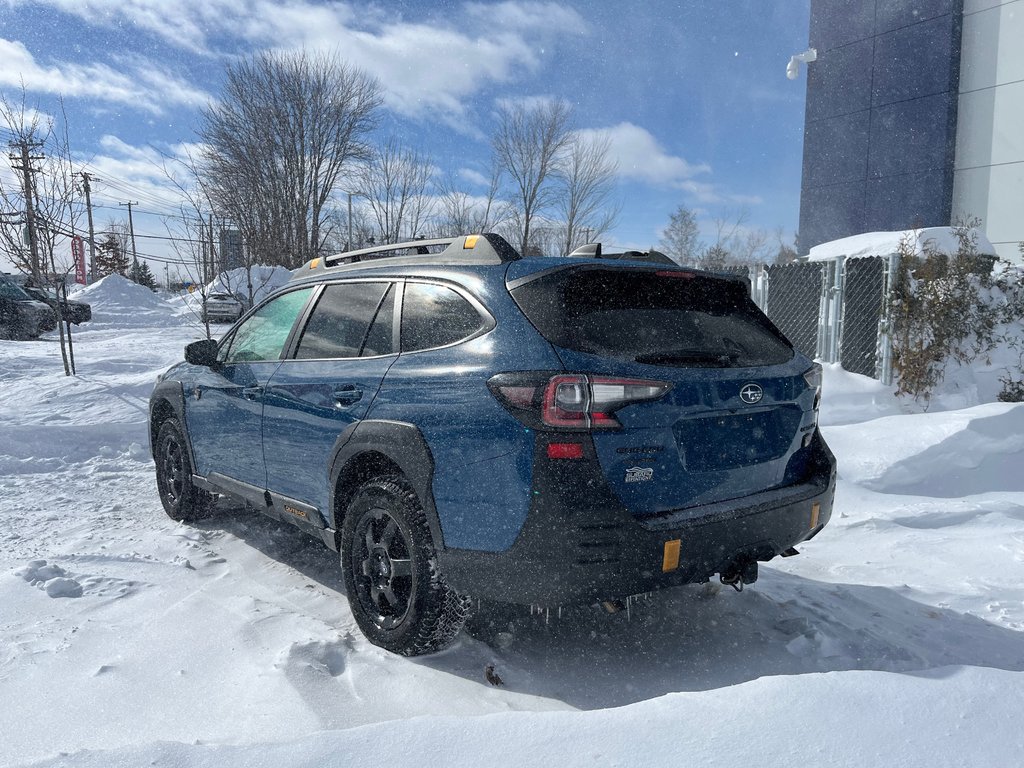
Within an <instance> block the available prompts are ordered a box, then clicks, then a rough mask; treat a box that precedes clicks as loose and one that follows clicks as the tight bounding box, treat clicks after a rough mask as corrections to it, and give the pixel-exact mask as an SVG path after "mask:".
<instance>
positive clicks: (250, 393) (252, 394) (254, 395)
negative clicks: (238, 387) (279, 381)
mask: <svg viewBox="0 0 1024 768" xmlns="http://www.w3.org/2000/svg"><path fill="white" fill-rule="evenodd" d="M262 394H263V387H246V388H245V389H243V390H242V397H244V398H245V399H246V400H258V399H259V398H260V396H261V395H262Z"/></svg>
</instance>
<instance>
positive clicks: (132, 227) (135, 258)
mask: <svg viewBox="0 0 1024 768" xmlns="http://www.w3.org/2000/svg"><path fill="white" fill-rule="evenodd" d="M138 204H139V201H138V200H135V201H134V202H133V201H131V200H129V201H128V202H127V203H118V205H127V206H128V232H129V233H130V234H131V236H132V262H133V263H135V262H138V260H139V254H138V253H137V252H136V250H135V224H134V222H132V206H133V205H138Z"/></svg>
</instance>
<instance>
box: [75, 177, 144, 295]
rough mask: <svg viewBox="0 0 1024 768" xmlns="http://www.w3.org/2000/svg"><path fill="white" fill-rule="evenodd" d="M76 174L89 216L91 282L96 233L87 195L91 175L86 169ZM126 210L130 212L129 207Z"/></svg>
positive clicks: (94, 263)
mask: <svg viewBox="0 0 1024 768" xmlns="http://www.w3.org/2000/svg"><path fill="white" fill-rule="evenodd" d="M78 175H79V176H81V177H82V189H83V190H85V212H86V215H87V216H88V217H89V282H90V283H91V282H93V281H94V280H95V279H96V233H95V232H94V231H93V228H92V198H91V197H90V196H89V193H90V192H91V191H92V190H91V189H90V187H89V182H90V181H92V176H90V175H89V173H88V171H82V172H81V173H79V174H78ZM128 210H129V213H131V209H130V208H129V209H128Z"/></svg>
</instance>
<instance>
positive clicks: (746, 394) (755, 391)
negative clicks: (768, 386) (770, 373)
mask: <svg viewBox="0 0 1024 768" xmlns="http://www.w3.org/2000/svg"><path fill="white" fill-rule="evenodd" d="M762 397H764V390H763V389H761V385H760V384H754V383H750V384H744V385H743V386H742V387H741V388H740V400H742V401H743V402H744V403H747V404H749V405H753V404H754V403H759V402H761V398H762Z"/></svg>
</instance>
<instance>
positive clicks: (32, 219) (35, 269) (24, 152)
mask: <svg viewBox="0 0 1024 768" xmlns="http://www.w3.org/2000/svg"><path fill="white" fill-rule="evenodd" d="M9 146H10V147H11V148H17V149H20V150H21V151H20V155H14V154H12V155H9V157H10V158H11V160H13V161H14V162H18V161H19V160H20V161H21V165H11V168H13V169H14V170H16V171H21V172H22V179H23V183H24V189H25V227H26V231H27V232H28V249H29V258H30V260H31V261H30V264H29V271H30V272H31V273H32V278H33V280H35V281H37V282H38V283H39V284H40V285H42V284H43V283H42V278H43V272H42V267H41V264H40V259H39V245H38V242H37V239H36V214H35V208H34V200H35V194H34V191H35V185H34V184H33V183H32V174H33V173H35V172H36V169H35V168H33V167H32V161H33V160H42V159H43V158H42V157H41V156H39V155H29V152H30V151H31V150H33V149H37V148H38V147H41V146H43V142H41V141H30V140H29V139H22V140H21V141H12V142H10V143H9Z"/></svg>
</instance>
